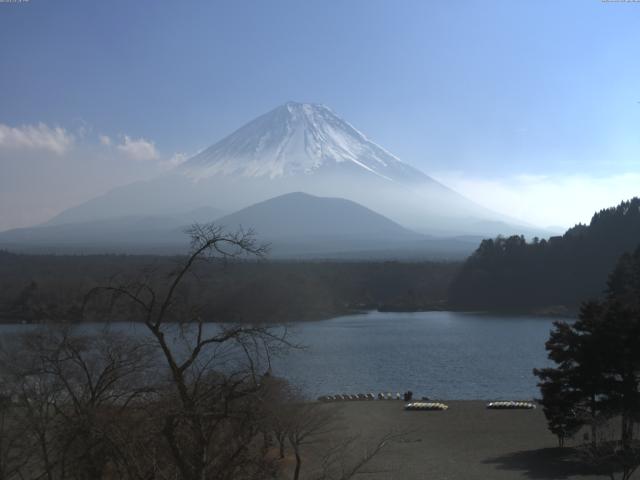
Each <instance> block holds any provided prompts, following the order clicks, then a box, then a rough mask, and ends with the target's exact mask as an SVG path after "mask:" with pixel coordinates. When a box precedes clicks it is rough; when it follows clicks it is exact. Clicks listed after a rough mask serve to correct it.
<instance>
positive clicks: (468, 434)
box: [327, 400, 602, 480]
mask: <svg viewBox="0 0 640 480" xmlns="http://www.w3.org/2000/svg"><path fill="white" fill-rule="evenodd" d="M445 403H446V404H447V405H448V406H449V409H448V410H446V411H405V410H404V402H401V401H377V400H376V401H360V402H345V403H343V404H340V405H339V406H338V407H332V406H330V405H331V404H327V407H328V408H337V409H338V410H339V412H340V413H339V415H340V418H341V420H340V421H341V423H342V424H343V425H344V426H345V428H346V429H348V430H349V432H350V434H358V435H359V436H360V438H361V439H362V443H363V444H364V443H369V444H370V442H372V441H375V439H376V438H380V437H382V436H383V435H384V434H385V433H388V432H391V431H393V432H406V433H405V435H404V436H402V437H401V438H400V439H398V440H394V441H392V442H391V443H390V444H389V445H388V446H387V447H386V448H385V449H384V450H383V451H382V453H380V454H379V456H378V457H376V458H375V459H374V460H373V462H372V463H371V464H370V465H369V466H368V467H367V471H369V472H371V473H369V474H365V475H361V476H358V478H371V479H380V480H382V479H406V480H412V479H416V480H417V479H448V480H458V479H460V480H472V479H478V480H481V479H482V480H486V479H498V480H500V479H531V478H536V479H545V478H549V479H574V478H576V479H577V478H581V479H584V480H586V479H591V478H593V479H595V478H602V476H601V475H600V476H598V475H590V474H589V469H588V468H586V467H585V466H584V465H583V464H581V462H579V461H578V460H577V459H576V458H575V451H574V450H573V448H572V446H574V445H575V444H576V442H568V447H567V448H564V449H559V448H557V440H556V437H555V436H554V435H552V434H551V433H549V431H548V430H547V426H546V421H545V417H544V414H543V412H542V409H541V408H536V409H534V410H487V409H486V402H484V401H475V400H453V401H447V402H445ZM341 435H344V433H342V434H341ZM380 470H384V471H380Z"/></svg>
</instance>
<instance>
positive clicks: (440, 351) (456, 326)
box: [275, 312, 554, 399]
mask: <svg viewBox="0 0 640 480" xmlns="http://www.w3.org/2000/svg"><path fill="white" fill-rule="evenodd" d="M553 320H554V319H551V318H549V317H544V318H541V317H531V316H521V317H514V316H496V315H486V314H471V313H456V312H419V313H381V312H371V313H366V314H361V315H349V316H344V317H338V318H334V319H331V320H325V321H321V322H310V323H305V324H302V325H300V326H297V327H296V328H295V330H294V332H293V338H295V340H296V341H298V342H300V343H302V344H304V345H306V346H307V348H306V349H305V350H304V351H296V352H292V353H290V354H289V355H288V356H287V357H285V358H281V359H278V360H276V362H275V373H276V374H281V375H283V376H286V377H287V378H289V379H291V380H292V381H293V382H295V383H296V384H298V385H300V386H301V387H302V388H303V390H304V391H305V392H306V393H308V394H309V395H313V396H317V395H324V394H335V393H359V392H363V393H366V392H374V393H377V392H380V391H384V392H389V391H390V392H394V393H395V392H404V391H405V390H412V391H413V392H414V394H416V395H418V396H423V395H426V396H429V397H431V398H439V399H496V398H507V399H511V398H513V399H530V398H534V397H537V396H539V392H538V389H537V387H536V378H535V377H534V376H533V374H532V369H533V368H534V367H542V366H545V365H548V363H549V361H548V360H547V358H546V352H545V349H544V344H545V341H546V340H547V338H548V337H549V331H550V329H551V327H552V325H551V324H552V322H553Z"/></svg>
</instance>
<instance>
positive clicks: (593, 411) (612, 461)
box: [534, 248, 640, 480]
mask: <svg viewBox="0 0 640 480" xmlns="http://www.w3.org/2000/svg"><path fill="white" fill-rule="evenodd" d="M639 346H640V248H638V249H637V250H636V251H635V253H633V254H625V255H623V256H622V257H621V258H620V260H619V262H618V264H617V266H616V268H615V270H614V271H613V272H612V274H611V275H610V277H609V281H608V288H607V292H606V298H605V299H604V300H603V301H601V302H598V301H589V302H586V303H584V304H583V306H582V309H581V312H580V316H579V319H578V320H577V321H576V322H573V323H567V322H556V323H555V327H554V330H553V331H552V333H551V337H550V339H549V341H548V342H547V350H548V351H549V358H550V359H551V360H553V362H555V364H556V366H555V367H553V368H543V369H539V370H535V371H534V373H535V374H536V375H537V376H538V377H539V378H540V388H541V392H542V404H543V406H544V412H545V415H546V417H547V421H548V424H549V429H550V430H551V431H552V432H553V433H554V434H556V435H557V437H558V443H559V445H560V446H563V444H564V441H565V439H566V438H571V437H573V436H575V435H576V434H577V433H578V432H579V431H580V430H581V429H583V428H588V430H589V433H588V434H586V435H585V439H586V440H587V442H586V443H585V445H584V447H583V455H584V456H585V458H587V459H588V460H589V461H590V462H591V463H592V464H593V465H594V466H596V467H597V468H598V469H601V470H603V471H605V472H608V473H609V475H610V476H611V478H615V475H616V474H617V473H618V472H619V474H620V476H621V478H622V479H623V480H626V479H628V478H630V477H631V475H632V474H633V472H634V471H635V470H636V469H637V468H638V467H639V466H640V439H638V426H639V425H640V348H638V347H639Z"/></svg>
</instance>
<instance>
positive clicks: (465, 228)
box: [49, 102, 539, 236]
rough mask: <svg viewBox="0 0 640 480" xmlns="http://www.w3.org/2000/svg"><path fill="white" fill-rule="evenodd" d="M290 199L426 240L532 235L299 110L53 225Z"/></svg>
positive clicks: (326, 117)
mask: <svg viewBox="0 0 640 480" xmlns="http://www.w3.org/2000/svg"><path fill="white" fill-rule="evenodd" d="M290 192H306V193H309V194H313V195H318V196H323V197H338V198H345V199H349V200H352V201H355V202H358V203H360V204H362V205H364V206H366V207H368V208H370V209H372V210H374V211H375V212H378V213H380V214H382V215H384V216H386V217H388V218H390V219H392V220H394V221H396V222H398V223H399V224H401V225H403V226H404V227H407V228H410V229H413V230H415V231H418V232H420V233H427V234H436V235H447V236H449V235H461V234H473V235H476V234H480V235H495V234H499V233H502V234H508V233H516V232H517V233H525V234H529V233H530V232H531V231H532V230H531V229H529V228H528V227H526V226H522V225H520V226H518V225H515V226H514V225H513V223H515V222H512V221H511V220H510V219H507V218H504V217H503V216H501V215H498V214H496V213H494V212H491V211H489V210H487V209H485V208H482V207H480V206H479V205H477V204H475V203H473V202H471V201H469V200H468V199H466V198H464V197H463V196H461V195H459V194H458V193H456V192H454V191H453V190H451V189H449V188H447V187H446V186H444V185H442V184H441V183H438V182H437V181H435V180H433V179H432V178H430V177H429V176H427V175H426V174H424V173H423V172H421V171H420V170H418V169H416V168H413V167H411V166H410V165H408V164H407V163H404V162H402V161H401V160H399V159H398V158H396V157H395V156H393V155H392V154H391V153H389V152H387V151H386V150H384V149H383V148H382V147H380V146H379V145H377V144H375V143H374V142H372V141H371V140H369V139H368V138H367V137H366V136H365V135H364V134H363V133H361V132H359V131H358V130H357V129H355V128H354V127H353V126H351V125H350V124H349V123H347V122H346V121H345V120H343V119H341V118H340V117H339V116H337V115H336V114H335V113H334V112H332V111H331V110H330V109H329V108H327V107H326V106H323V105H317V104H303V103H295V102H289V103H287V104H285V105H281V106H279V107H277V108H275V109H274V110H272V111H270V112H268V113H266V114H264V115H262V116H260V117H258V118H256V119H255V120H253V121H251V122H249V123H248V124H246V125H245V126H243V127H241V128H240V129H238V130H236V131H235V132H233V133H232V134H231V135H229V136H227V137H226V138H224V139H222V140H220V141H219V142H218V143H216V144H214V145H213V146H211V147H209V148H208V149H206V150H204V151H202V152H201V153H199V154H198V155H196V156H194V157H192V158H191V159H189V160H187V161H186V162H185V163H184V164H182V165H180V166H178V167H177V168H175V169H174V170H172V171H171V172H169V173H168V174H166V175H162V176H160V177H158V178H156V179H154V180H151V181H147V182H137V183H134V184H130V185H127V186H124V187H120V188H116V189H114V190H112V191H110V192H109V193H107V194H105V195H102V196H100V197H97V198H94V199H92V200H90V201H88V202H85V203H83V204H81V205H79V206H77V207H74V208H71V209H68V210H66V211H64V212H63V213H61V214H60V215H58V216H57V217H55V218H54V219H53V220H51V221H50V222H49V224H51V225H56V224H57V225H59V224H64V223H75V222H84V221H95V220H99V219H106V218H115V217H121V216H124V215H174V214H177V213H179V212H184V211H187V210H192V209H194V208H198V207H202V206H213V207H215V208H217V209H219V210H222V211H227V212H232V211H236V210H238V209H241V208H244V207H247V206H249V205H252V204H254V203H257V202H261V201H264V200H267V199H269V198H273V197H276V196H278V195H282V194H285V193H290ZM510 223H511V224H510ZM536 233H539V232H536Z"/></svg>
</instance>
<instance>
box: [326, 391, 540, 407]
mask: <svg viewBox="0 0 640 480" xmlns="http://www.w3.org/2000/svg"><path fill="white" fill-rule="evenodd" d="M376 399H377V400H405V401H407V394H406V393H405V394H404V396H403V395H400V393H396V394H395V396H394V395H393V394H392V393H379V394H378V395H377V396H376V395H374V394H373V393H358V394H347V393H343V394H338V395H322V396H321V397H318V400H319V401H320V402H344V401H362V400H376ZM404 408H405V410H447V409H448V408H449V406H448V405H446V404H444V403H441V402H432V401H429V399H428V398H427V397H422V401H419V402H412V401H409V403H407V404H406V405H405V407H404ZM487 408H488V409H490V410H532V409H534V408H536V405H535V403H533V402H520V401H513V400H507V401H497V402H489V403H487Z"/></svg>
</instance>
